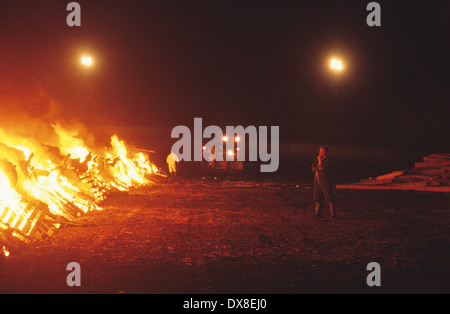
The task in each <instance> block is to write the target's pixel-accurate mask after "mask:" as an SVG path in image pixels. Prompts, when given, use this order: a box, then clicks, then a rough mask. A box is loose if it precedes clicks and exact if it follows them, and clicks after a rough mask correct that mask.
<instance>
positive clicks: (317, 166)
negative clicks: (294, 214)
mask: <svg viewBox="0 0 450 314" xmlns="http://www.w3.org/2000/svg"><path fill="white" fill-rule="evenodd" d="M311 170H312V171H313V172H314V200H315V202H316V209H315V213H314V215H316V216H318V215H320V208H321V205H322V202H323V201H324V200H325V201H326V202H327V203H328V204H329V206H330V215H331V218H332V219H334V218H336V210H335V207H334V192H333V185H334V183H333V176H332V172H331V171H332V165H331V162H330V160H329V158H328V148H327V147H326V146H321V147H320V150H319V156H317V158H316V159H315V160H314V162H313V163H312V165H311Z"/></svg>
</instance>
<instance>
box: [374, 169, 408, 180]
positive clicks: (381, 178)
mask: <svg viewBox="0 0 450 314" xmlns="http://www.w3.org/2000/svg"><path fill="white" fill-rule="evenodd" d="M402 174H405V170H401V171H394V172H392V173H388V174H385V175H382V176H378V177H377V178H376V179H377V180H385V179H394V178H395V177H398V176H401V175H402Z"/></svg>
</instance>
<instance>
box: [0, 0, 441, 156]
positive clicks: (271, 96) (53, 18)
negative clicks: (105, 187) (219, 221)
mask: <svg viewBox="0 0 450 314" xmlns="http://www.w3.org/2000/svg"><path fill="white" fill-rule="evenodd" d="M69 2H70V1H61V0H59V1H52V0H46V1H40V0H32V1H16V0H14V1H13V0H1V1H0V43H1V51H0V52H1V55H2V59H3V60H2V61H1V62H0V70H1V71H2V73H1V74H0V75H1V76H6V77H8V76H10V77H12V76H13V74H15V73H25V74H27V75H32V76H33V77H35V78H36V79H37V80H38V81H40V82H41V83H42V86H43V88H44V89H45V90H46V92H47V93H48V94H49V95H50V96H51V97H53V98H54V99H55V101H56V102H57V103H58V104H59V105H60V106H61V108H62V112H61V113H62V114H63V115H68V116H70V115H74V116H76V117H78V118H80V119H81V120H82V121H85V122H86V123H87V124H94V123H96V124H99V125H105V124H107V123H109V124H110V125H109V127H111V129H114V125H127V126H130V125H134V126H136V127H145V126H152V127H153V126H154V127H165V128H167V129H169V131H170V130H171V129H172V128H173V127H175V126H176V125H180V124H183V125H187V126H190V125H192V123H193V118H194V117H202V118H203V120H204V125H219V126H225V125H239V124H241V125H244V126H247V125H256V126H258V125H279V126H280V127H281V141H306V142H308V141H319V142H320V141H321V142H333V141H334V140H336V139H335V136H337V141H340V142H341V143H344V144H367V145H393V144H394V145H398V146H403V145H404V146H405V147H412V148H424V147H427V148H430V149H438V150H440V152H444V151H445V150H447V151H448V148H449V146H448V143H449V139H450V136H449V135H450V133H449V129H450V128H449V127H448V123H449V121H450V120H449V117H450V114H449V113H450V110H449V103H448V100H449V97H448V95H449V92H448V91H449V79H448V78H449V75H448V73H449V61H448V57H449V55H450V51H449V46H450V45H449V38H450V32H449V30H450V23H449V15H448V14H449V12H450V10H449V9H450V8H449V2H448V1H447V0H442V1H436V0H431V1H400V0H397V1H378V3H379V4H380V5H381V22H382V26H381V27H368V26H367V25H366V17H367V14H368V13H369V12H368V11H366V5H367V4H368V3H369V2H370V1H361V0H357V1H356V0H355V1H338V0H334V1H321V0H305V1H301V0H297V1H281V0H280V1H247V0H240V1H238V0H228V1H216V0H211V1H206V0H203V1H192V0H186V1H165V0H164V1H163V0H159V1H135V0H130V1H106V0H105V1H93V0H89V1H78V3H80V5H81V16H82V27H80V28H76V27H73V28H71V27H68V26H67V25H66V16H67V14H68V13H69V12H67V11H66V5H67V4H68V3H69ZM83 52H88V53H90V54H91V55H92V56H93V57H94V58H95V59H96V62H97V63H96V66H95V67H94V68H93V69H91V70H90V71H89V72H88V71H85V69H81V68H80V66H79V64H78V63H77V62H78V60H79V56H80V55H81V54H82V53H83ZM333 54H335V55H339V56H342V58H343V59H344V62H345V63H346V71H345V72H344V73H342V75H340V76H339V77H338V78H337V80H338V81H337V83H336V81H334V77H333V75H332V73H331V72H330V71H329V70H328V69H327V62H328V59H329V57H330V56H332V55H333ZM5 56H7V57H5ZM336 84H338V89H336ZM331 121H335V122H334V126H335V129H333V128H332V127H331V125H333V124H332V123H331ZM111 123H112V124H111ZM111 132H113V131H111ZM167 136H168V137H169V138H170V134H167Z"/></svg>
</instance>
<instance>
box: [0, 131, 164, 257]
mask: <svg viewBox="0 0 450 314" xmlns="http://www.w3.org/2000/svg"><path fill="white" fill-rule="evenodd" d="M52 128H53V130H54V135H56V136H55V138H54V139H53V140H52V143H51V145H50V144H41V143H38V142H37V141H36V140H34V139H32V138H26V137H23V136H19V135H17V136H16V135H10V134H8V133H7V132H5V131H4V130H2V129H0V248H2V250H0V254H1V253H3V255H5V256H7V255H9V251H8V247H19V246H21V245H23V244H29V243H31V242H33V241H35V240H39V239H41V238H43V237H45V236H50V235H52V233H53V232H54V230H55V229H57V228H59V227H60V225H61V224H63V223H64V222H67V221H71V220H73V219H75V218H77V217H79V216H81V215H82V214H84V213H87V212H89V211H91V210H100V209H101V208H100V206H99V203H100V201H102V200H104V199H105V198H106V196H107V193H108V192H109V191H112V190H121V191H125V190H128V189H130V188H131V187H135V186H140V185H143V184H146V183H149V182H150V181H149V175H151V174H152V173H156V172H158V169H157V168H156V166H154V165H153V164H152V163H151V162H150V160H149V158H148V156H146V155H144V153H143V152H141V151H138V150H135V151H131V150H130V149H129V148H127V147H126V145H125V143H124V142H123V141H121V140H119V138H118V137H117V136H113V137H112V138H111V143H110V144H111V147H110V148H102V149H92V148H90V147H87V145H86V144H85V143H84V142H83V140H82V139H80V138H78V137H77V135H78V134H77V132H76V131H69V130H67V129H65V128H63V127H62V126H61V125H52ZM55 139H56V140H55ZM55 143H56V144H55Z"/></svg>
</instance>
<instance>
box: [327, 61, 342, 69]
mask: <svg viewBox="0 0 450 314" xmlns="http://www.w3.org/2000/svg"><path fill="white" fill-rule="evenodd" d="M330 68H331V69H332V70H335V71H341V70H342V69H343V68H344V66H343V65H342V61H341V60H338V59H331V61H330Z"/></svg>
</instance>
